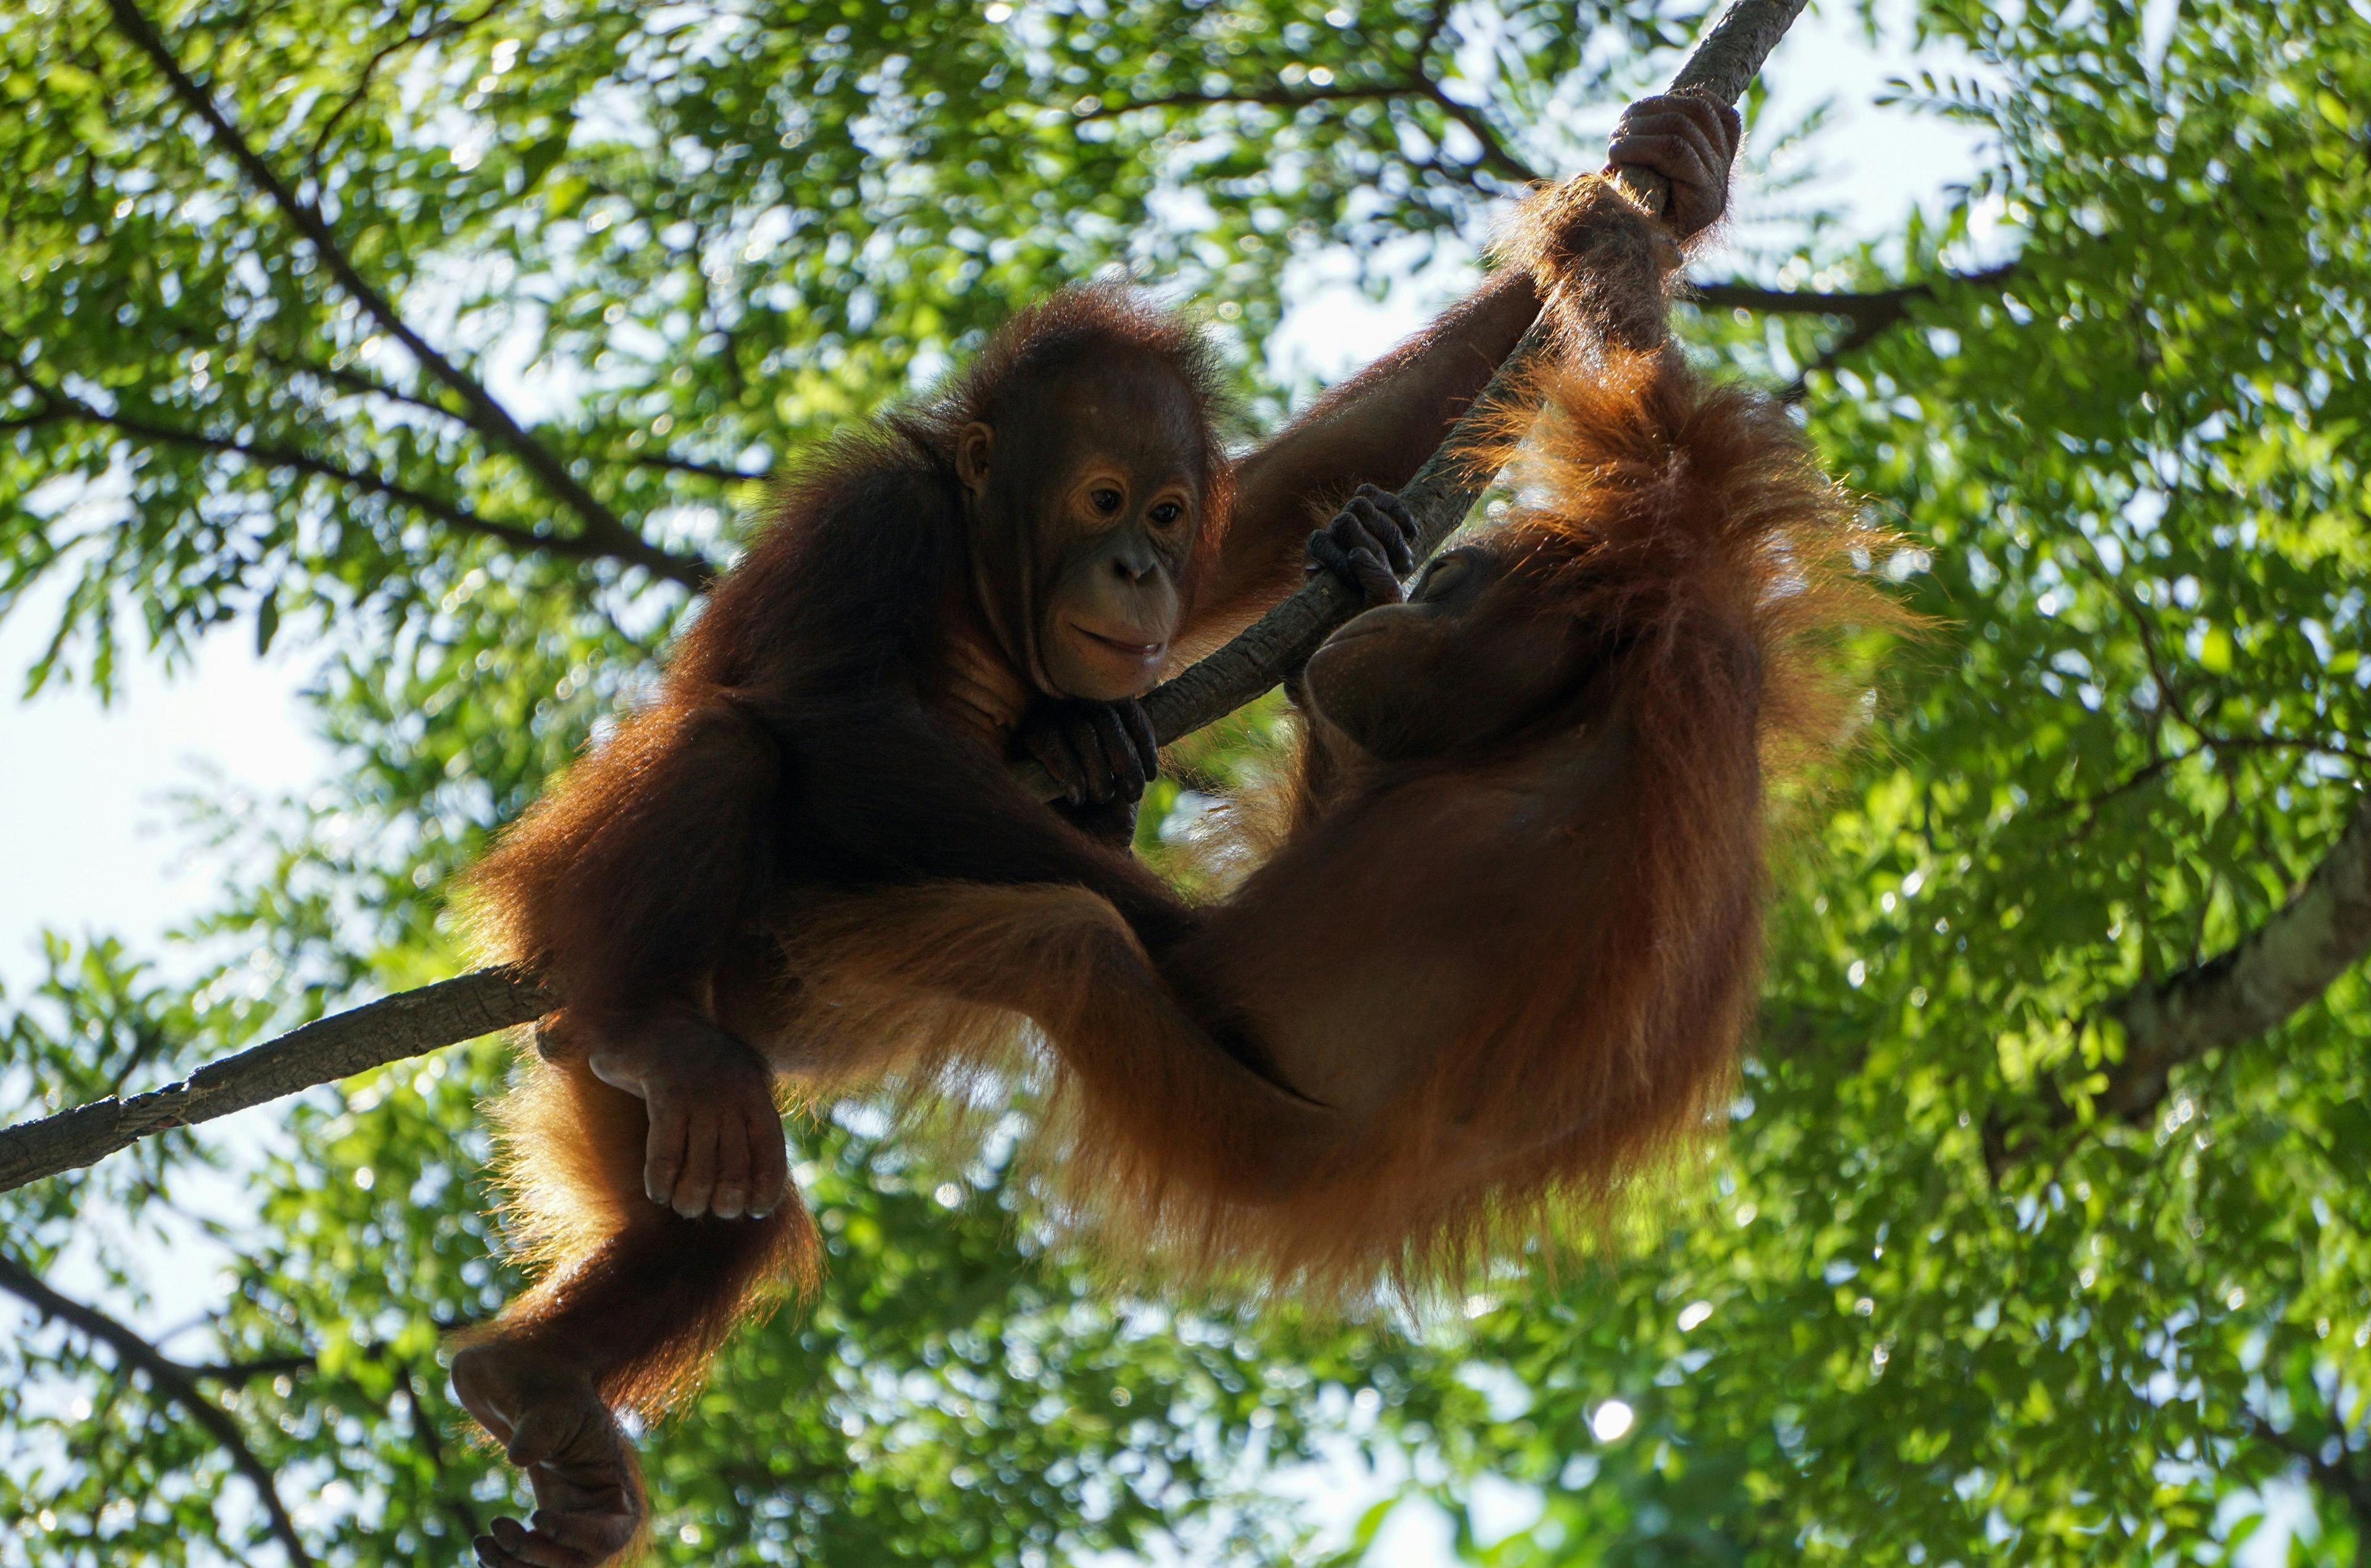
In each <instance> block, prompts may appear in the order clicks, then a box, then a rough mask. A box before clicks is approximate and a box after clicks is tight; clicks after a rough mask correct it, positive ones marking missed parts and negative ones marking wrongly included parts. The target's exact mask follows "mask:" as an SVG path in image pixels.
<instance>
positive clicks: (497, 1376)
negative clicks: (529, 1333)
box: [453, 1340, 646, 1568]
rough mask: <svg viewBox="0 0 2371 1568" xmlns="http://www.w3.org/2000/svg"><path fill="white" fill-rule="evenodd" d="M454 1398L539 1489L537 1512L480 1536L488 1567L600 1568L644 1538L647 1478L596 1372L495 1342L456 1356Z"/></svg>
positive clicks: (480, 1552)
mask: <svg viewBox="0 0 2371 1568" xmlns="http://www.w3.org/2000/svg"><path fill="white" fill-rule="evenodd" d="M453 1397H454V1398H456V1399H457V1400H459V1401H461V1405H462V1408H464V1409H465V1410H467V1411H468V1412H469V1413H470V1414H471V1415H474V1416H476V1417H477V1418H478V1421H479V1424H480V1425H482V1426H484V1427H485V1429H486V1430H487V1431H488V1432H489V1433H492V1435H493V1438H494V1441H496V1442H497V1443H500V1444H501V1445H502V1446H503V1453H504V1455H505V1456H507V1457H508V1458H509V1459H510V1461H511V1463H513V1464H515V1465H516V1466H518V1467H519V1468H520V1469H521V1470H525V1471H526V1476H527V1483H528V1485H530V1486H531V1487H532V1488H534V1491H535V1505H536V1506H535V1516H534V1517H533V1518H532V1519H530V1520H528V1521H527V1522H526V1523H525V1524H521V1523H520V1522H519V1521H518V1520H516V1519H510V1518H503V1519H496V1520H495V1521H494V1522H493V1526H492V1528H491V1529H490V1530H489V1531H488V1532H487V1533H486V1534H484V1535H481V1536H480V1537H479V1538H478V1539H477V1540H476V1542H475V1543H474V1544H475V1545H476V1547H477V1551H478V1561H479V1562H480V1563H481V1564H483V1565H484V1568H596V1564H599V1563H603V1562H611V1561H613V1560H614V1559H616V1558H618V1557H619V1556H620V1555H622V1554H623V1553H625V1552H626V1551H627V1550H628V1549H630V1547H632V1546H633V1545H634V1543H635V1540H636V1538H637V1537H638V1536H640V1534H641V1533H642V1519H643V1516H644V1514H645V1512H646V1509H645V1508H644V1505H643V1502H642V1475H641V1473H640V1472H639V1471H638V1470H636V1469H635V1466H634V1450H633V1447H632V1445H630V1444H629V1443H628V1442H627V1441H626V1434H625V1432H624V1430H623V1429H622V1428H621V1427H619V1424H618V1418H617V1417H616V1416H614V1415H612V1414H611V1413H610V1412H609V1407H608V1406H607V1405H606V1404H603V1403H602V1402H601V1397H600V1395H599V1394H598V1393H596V1391H595V1390H594V1387H593V1379H592V1378H591V1377H590V1376H589V1375H588V1374H587V1373H585V1372H584V1371H581V1370H578V1369H576V1368H573V1367H571V1366H567V1365H566V1364H565V1363H563V1362H562V1361H561V1360H559V1359H558V1358H556V1357H553V1356H551V1355H548V1354H543V1353H538V1352H533V1351H528V1350H525V1349H522V1348H521V1347H519V1346H516V1345H512V1344H505V1343H503V1342H502V1341H500V1340H491V1341H488V1342H487V1343H483V1344H474V1345H471V1346H469V1347H468V1349H466V1350H463V1351H461V1352H460V1353H459V1354H457V1355H455V1356H454V1357H453Z"/></svg>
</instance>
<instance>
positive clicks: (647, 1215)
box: [459, 1054, 821, 1419]
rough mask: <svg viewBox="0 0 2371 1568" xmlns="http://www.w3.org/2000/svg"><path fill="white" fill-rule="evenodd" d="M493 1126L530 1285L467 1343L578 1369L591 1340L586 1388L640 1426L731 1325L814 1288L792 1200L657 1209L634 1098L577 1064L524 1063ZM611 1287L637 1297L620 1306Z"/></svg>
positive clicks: (689, 1381)
mask: <svg viewBox="0 0 2371 1568" xmlns="http://www.w3.org/2000/svg"><path fill="white" fill-rule="evenodd" d="M492 1119H493V1123H494V1128H495V1151H496V1161H495V1175H496V1184H497V1187H498V1188H499V1190H500V1191H502V1193H503V1217H504V1218H505V1220H506V1221H507V1222H508V1227H507V1228H508V1230H509V1234H510V1237H511V1240H512V1243H513V1246H514V1248H515V1251H516V1252H517V1253H518V1255H519V1257H520V1259H521V1261H522V1262H524V1263H525V1264H526V1267H527V1268H528V1270H529V1272H530V1273H531V1274H534V1275H535V1276H536V1280H535V1283H534V1284H533V1285H532V1286H529V1287H528V1288H527V1289H526V1290H525V1291H523V1292H521V1293H520V1294H519V1295H518V1296H517V1297H514V1298H513V1299H512V1300H511V1301H510V1303H509V1304H508V1305H507V1306H505V1307H504V1308H503V1312H502V1315H501V1316H500V1317H499V1318H497V1319H496V1320H494V1321H493V1322H492V1323H491V1324H489V1325H487V1326H486V1327H484V1328H482V1329H479V1330H476V1331H473V1332H470V1333H468V1334H466V1335H463V1336H461V1337H460V1340H459V1343H461V1344H463V1345H467V1344H471V1343H487V1342H491V1341H495V1340H500V1341H502V1342H503V1343H507V1344H512V1345H515V1346H517V1347H519V1348H520V1349H522V1350H526V1351H529V1352H533V1351H537V1350H539V1349H543V1348H546V1347H549V1348H550V1349H552V1350H553V1351H554V1352H555V1353H556V1354H559V1355H561V1356H562V1357H563V1358H566V1359H570V1360H572V1361H576V1360H579V1359H582V1358H581V1357H580V1356H579V1355H577V1354H576V1352H575V1347H576V1346H577V1344H578V1343H579V1342H580V1341H581V1340H582V1339H583V1338H584V1335H585V1334H586V1332H588V1329H591V1330H593V1331H595V1332H596V1338H595V1343H597V1345H598V1348H599V1351H600V1353H601V1355H600V1360H599V1364H598V1366H597V1369H596V1391H597V1392H598V1393H599V1394H600V1396H601V1398H602V1400H603V1401H605V1402H607V1403H609V1404H611V1405H615V1406H618V1407H620V1408H623V1409H627V1410H631V1411H633V1412H636V1413H637V1414H639V1415H641V1416H642V1417H644V1418H645V1419H649V1418H653V1417H655V1416H657V1415H659V1414H661V1413H663V1412H665V1411H666V1410H667V1409H668V1408H669V1407H670V1406H672V1405H673V1404H675V1403H676V1402H677V1401H679V1400H680V1399H682V1398H683V1397H684V1396H686V1395H688V1394H689V1393H691V1392H692V1391H694V1390H695V1389H696V1388H697V1387H698V1385H699V1381H700V1377H701V1375H702V1374H703V1372H704V1371H705V1369H706V1367H707V1365H708V1363H709V1361H710V1359H711V1357H712V1356H713V1355H715V1353H716V1351H717V1349H718V1347H720V1346H721V1345H722V1344H723V1343H724V1339H725V1336H726V1335H728V1334H729V1333H731V1332H732V1331H733V1328H734V1324H736V1323H738V1322H739V1321H741V1320H743V1319H745V1318H748V1317H752V1316H761V1315H763V1314H764V1313H765V1312H766V1311H768V1310H770V1309H772V1308H773V1307H774V1306H776V1305H778V1304H780V1303H781V1301H783V1300H785V1299H788V1298H794V1297H804V1296H805V1295H807V1294H808V1293H809V1292H810V1291H812V1289H813V1288H814V1286H815V1279H816V1276H817V1273H818V1263H819V1261H820V1255H821V1249H820V1247H819V1245H818V1242H817V1238H816V1236H815V1225H814V1222H813V1221H812V1220H811V1219H810V1218H809V1217H808V1216H807V1212H806V1210H805V1209H804V1207H802V1206H801V1205H800V1204H799V1203H798V1202H797V1200H796V1199H795V1198H793V1199H791V1200H790V1201H788V1202H785V1203H784V1204H783V1205H782V1206H781V1208H778V1209H776V1210H775V1211H774V1212H773V1213H772V1214H771V1215H769V1216H766V1217H765V1218H763V1219H738V1220H720V1219H685V1218H682V1217H681V1216H677V1215H676V1214H674V1213H672V1212H670V1211H668V1210H666V1209H663V1208H661V1207H659V1206H658V1205H655V1204H653V1203H652V1202H651V1201H650V1200H649V1199H648V1198H646V1197H645V1196H643V1193H642V1148H643V1143H644V1137H645V1133H646V1130H647V1123H646V1121H645V1118H644V1115H643V1108H642V1101H640V1100H639V1099H637V1098H635V1097H634V1096H633V1095H630V1094H629V1093H627V1092H626V1091H625V1090H619V1089H613V1088H611V1087H610V1086H608V1085H607V1084H605V1083H603V1082H601V1081H600V1080H599V1079H597V1078H595V1077H594V1076H593V1075H592V1074H591V1073H590V1072H588V1071H586V1070H585V1069H584V1066H582V1065H581V1064H580V1063H576V1062H550V1061H545V1060H543V1059H541V1058H540V1057H538V1056H536V1055H531V1054H530V1055H526V1056H525V1057H524V1058H523V1059H522V1062H521V1065H520V1071H519V1077H518V1081H517V1083H516V1085H515V1087H514V1088H513V1089H512V1090H511V1091H510V1093H509V1094H507V1095H505V1096H504V1097H503V1099H502V1100H501V1101H497V1102H496V1103H495V1105H494V1106H493V1107H492ZM620 1281H631V1282H633V1283H634V1284H635V1285H636V1286H639V1288H637V1289H636V1290H634V1291H632V1292H630V1293H628V1294H629V1295H630V1304H629V1305H628V1306H627V1307H622V1308H621V1306H620V1305H619V1295H620V1293H619V1291H618V1290H617V1289H616V1288H615V1287H616V1286H617V1284H618V1283H619V1282H620Z"/></svg>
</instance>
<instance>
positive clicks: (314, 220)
mask: <svg viewBox="0 0 2371 1568" xmlns="http://www.w3.org/2000/svg"><path fill="white" fill-rule="evenodd" d="M108 6H109V9H110V11H111V12H112V13H113V14H114V17H115V21H116V25H117V26H118V27H119V28H121V29H122V30H123V33H124V35H125V36H126V37H128V38H129V39H131V40H132V42H133V45H134V46H135V47H136V48H138V49H139V51H140V52H142V53H143V54H145V55H146V56H147V57H148V59H149V62H150V63H152V64H154V65H155V66H156V69H157V71H158V72H159V73H160V74H161V75H163V76H164V78H165V80H166V83H167V85H168V86H170V87H171V89H172V92H173V96H174V97H176V98H179V99H180V100H181V102H182V104H183V105H184V106H186V107H187V108H188V109H189V110H190V111H191V113H192V114H195V115H196V116H197V117H198V118H199V119H200V120H202V121H204V122H205V125H206V128H207V130H208V131H209V132H210V133H212V136H213V139H214V142H215V143H216V144H218V145H219V146H220V147H221V148H222V150H223V151H224V152H226V153H227V154H229V155H230V156H231V159H232V161H234V162H235V163H237V165H238V167H239V168H240V169H241V171H242V172H244V173H245V174H246V176H247V178H248V179H249V181H251V182H252V183H253V184H254V185H255V187H256V189H258V190H260V191H262V192H263V193H264V195H265V196H267V197H268V198H270V199H271V202H272V205H273V206H275V207H277V208H278V209H279V210H280V213H281V215H282V216H283V217H284V218H285V219H286V220H287V221H288V224H289V226H290V227H292V228H294V229H295V231H296V232H297V233H298V234H299V235H302V236H304V238H305V241H306V244H308V245H310V246H311V247H312V248H313V251H314V254H315V255H316V256H318V258H319V259H320V262H321V265H322V266H323V267H324V268H326V269H327V270H328V271H329V272H330V276H332V277H334V278H335V279H337V281H338V283H339V285H340V286H341V288H343V289H344V290H345V291H346V293H347V294H350V295H352V296H353V299H354V300H355V302H356V303H357V304H359V305H360V306H362V307H363V309H364V311H365V312H366V313H367V314H368V315H369V316H370V317H371V319H373V320H374V321H376V322H377V323H378V325H379V328H380V329H381V330H383V331H385V332H386V333H387V336H389V337H391V338H393V339H394V340H396V341H398V342H399V343H401V344H402V345H403V346H404V348H405V349H407V350H409V351H410V352H411V356H412V357H413V359H415V360H416V361H418V362H419V363H420V365H421V367H422V369H423V370H425V371H427V372H428V374H429V375H431V376H432V377H434V379H435V380H437V381H439V382H441V383H443V384H444V386H445V387H446V389H448V390H449V391H451V392H452V393H453V394H454V396H455V397H457V398H459V399H460V400H461V402H462V403H463V405H464V406H465V407H467V408H468V410H469V416H470V418H469V422H470V426H471V428H473V429H475V430H476V431H477V432H479V433H480V435H482V436H484V437H486V439H487V440H489V441H490V442H492V444H495V445H497V446H499V447H502V448H503V449H504V450H506V451H508V452H509V453H510V454H511V455H513V456H515V457H516V458H517V459H518V460H519V462H520V463H522V464H523V465H525V466H526V469H527V470H528V471H529V472H530V473H532V474H534V475H535V476H536V478H538V479H539V480H541V481H542V482H543V485H544V487H545V488H546V489H547V490H550V491H551V493H552V494H554V495H556V496H558V497H559V498H560V499H561V501H562V502H565V503H566V504H567V505H568V507H569V509H570V510H571V511H573V512H574V513H576V514H577V516H578V517H579V518H580V519H582V521H583V525H584V534H585V536H586V538H587V539H588V540H589V541H591V542H592V543H593V544H595V545H596V546H597V547H599V548H600V550H601V553H602V554H604V555H608V556H614V557H616V558H617V559H620V560H626V561H631V562H632V563H633V564H635V565H637V566H640V567H642V569H643V570H645V571H650V572H652V573H653V575H656V576H659V577H664V578H666V579H668V580H669V581H671V582H681V583H683V584H684V585H685V586H686V587H688V588H691V589H693V590H695V591H696V590H698V589H700V587H702V586H704V585H705V583H706V581H707V574H706V573H705V572H704V571H696V570H694V569H693V568H692V567H691V566H690V565H688V563H686V562H684V561H682V560H679V559H677V558H675V557H674V556H671V555H668V554H667V553H666V552H665V551H664V550H662V549H659V548H657V547H655V546H653V545H652V544H651V543H650V542H649V541H648V540H646V539H644V538H643V537H642V536H641V535H639V534H637V533H635V532H634V531H633V530H632V529H631V528H629V527H628V526H626V525H625V523H624V522H623V521H621V520H620V519H619V516H618V514H617V513H614V512H611V511H610V510H609V509H608V508H607V506H605V505H603V504H602V503H601V502H600V501H599V500H598V499H596V497H595V496H594V495H593V493H592V492H591V491H590V490H586V489H585V488H584V485H583V484H581V483H580V482H578V480H577V478H576V477H575V476H574V475H573V474H571V473H570V472H569V471H568V465H567V464H566V463H565V462H564V461H562V460H561V457H560V455H558V454H557V453H554V452H553V451H551V450H550V449H549V447H547V446H545V445H544V444H542V443H541V442H539V441H538V440H537V439H536V438H535V437H534V436H533V435H531V434H529V433H528V432H527V430H526V427H525V426H523V425H521V424H520V423H519V422H518V421H517V420H515V419H514V418H513V417H512V416H511V412H510V410H509V409H505V408H503V406H502V404H501V403H499V402H497V401H496V400H495V398H494V396H493V394H492V393H491V392H489V391H487V390H486V388H485V387H484V386H482V385H480V383H479V381H478V380H477V378H476V377H475V376H472V375H469V374H468V372H467V371H465V370H463V369H461V367H460V366H458V365H457V364H455V363H453V362H452V361H451V360H449V359H447V358H445V355H444V354H443V353H441V352H438V351H437V349H436V348H435V347H434V345H433V344H431V343H430V342H429V341H428V340H427V339H425V338H422V336H421V335H420V334H419V333H418V332H416V331H414V330H413V329H411V325H410V324H409V323H407V322H406V321H405V320H404V319H403V317H402V316H401V315H400V314H399V313H398V312H397V310H396V308H395V305H394V302H392V301H391V300H389V299H388V298H387V295H386V294H382V293H381V292H380V291H379V289H378V288H377V286H376V284H374V283H372V282H370V280H368V279H367V278H364V276H363V275H362V272H361V271H360V270H359V269H357V268H356V267H355V266H354V263H353V259H352V258H350V257H349V256H347V255H346V253H345V250H344V249H343V248H342V247H341V246H340V245H339V244H338V240H337V236H336V235H335V234H334V233H332V232H331V231H330V224H329V220H328V219H327V218H325V217H323V216H322V215H321V211H320V209H319V208H318V207H316V206H314V205H313V204H312V203H311V202H307V201H305V200H304V199H303V198H302V197H300V196H298V195H297V194H296V192H295V190H293V189H291V188H290V186H289V185H288V183H287V181H285V180H283V179H281V178H280V176H279V174H278V173H276V172H275V171H274V170H273V169H272V166H271V164H270V163H268V162H266V161H265V160H264V157H263V156H262V155H261V154H260V153H259V152H257V151H256V150H255V149H254V147H252V146H250V145H249V144H248V142H247V139H246V138H245V137H243V136H241V135H240V134H239V133H238V129H237V127H236V126H235V125H233V124H232V123H231V122H230V120H229V118H228V117H227V116H226V115H225V114H224V113H223V111H222V109H221V108H220V106H218V105H217V104H216V103H215V102H214V98H213V95H211V94H209V93H208V92H207V91H206V90H205V89H204V88H203V87H201V86H198V84H197V83H196V82H194V81H192V80H191V77H190V75H189V73H187V72H185V71H183V70H182V69H181V65H180V62H179V60H177V59H175V58H174V55H173V52H172V50H171V49H170V48H168V46H167V44H166V42H165V40H164V39H163V38H162V37H161V36H160V35H159V34H158V33H157V31H156V27H155V25H154V24H153V23H151V22H150V21H149V20H148V18H147V17H146V16H145V14H144V13H143V12H142V11H141V9H140V7H139V6H138V4H137V3H136V0H108Z"/></svg>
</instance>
